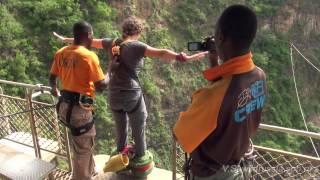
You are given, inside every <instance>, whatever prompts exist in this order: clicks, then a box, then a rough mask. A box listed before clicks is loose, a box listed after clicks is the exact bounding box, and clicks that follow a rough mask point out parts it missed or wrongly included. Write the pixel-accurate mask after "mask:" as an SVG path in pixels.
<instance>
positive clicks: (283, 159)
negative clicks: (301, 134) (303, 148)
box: [172, 143, 320, 180]
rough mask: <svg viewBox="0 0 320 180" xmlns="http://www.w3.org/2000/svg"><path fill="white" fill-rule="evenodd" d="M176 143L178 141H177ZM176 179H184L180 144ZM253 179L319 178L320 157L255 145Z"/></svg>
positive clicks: (183, 159) (182, 152)
mask: <svg viewBox="0 0 320 180" xmlns="http://www.w3.org/2000/svg"><path fill="white" fill-rule="evenodd" d="M175 144H176V143H175ZM174 148H175V149H174V150H173V152H175V153H174V156H176V157H174V158H173V159H175V161H176V162H175V163H173V164H174V165H175V166H173V167H172V168H173V170H172V171H173V173H174V174H175V175H173V176H174V177H175V179H184V178H185V176H184V170H183V166H184V163H185V152H184V151H183V150H182V148H181V147H180V146H179V145H176V146H174ZM254 154H255V156H256V157H255V159H254V160H253V167H252V179H255V180H262V179H268V180H279V179H318V178H320V159H318V158H313V157H310V156H303V155H300V154H294V153H289V152H285V151H279V150H274V149H270V148H263V147H258V146H256V147H255V152H254Z"/></svg>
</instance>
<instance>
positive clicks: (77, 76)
mask: <svg viewBox="0 0 320 180" xmlns="http://www.w3.org/2000/svg"><path fill="white" fill-rule="evenodd" d="M51 73H52V74H54V75H56V76H58V77H59V78H60V80H61V83H62V88H63V89H64V90H68V91H73V92H77V93H80V94H86V95H88V96H92V97H94V82H97V81H100V80H103V79H104V74H103V72H102V69H101V67H100V63H99V58H98V56H97V55H96V54H95V53H94V52H92V51H90V50H88V49H87V48H85V47H84V46H79V45H70V46H66V47H63V48H61V49H59V50H58V51H57V52H56V54H55V56H54V61H53V64H52V67H51Z"/></svg>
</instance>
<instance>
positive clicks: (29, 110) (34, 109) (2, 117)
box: [0, 104, 56, 119]
mask: <svg viewBox="0 0 320 180" xmlns="http://www.w3.org/2000/svg"><path fill="white" fill-rule="evenodd" d="M55 106H56V105H55V104H53V105H49V106H44V107H39V108H32V109H28V110H24V111H20V112H16V113H12V114H7V115H4V116H0V119H4V118H7V117H10V116H15V115H18V114H24V113H27V112H31V111H36V110H41V109H46V108H52V107H55Z"/></svg>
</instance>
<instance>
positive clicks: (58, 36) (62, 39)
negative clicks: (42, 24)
mask: <svg viewBox="0 0 320 180" xmlns="http://www.w3.org/2000/svg"><path fill="white" fill-rule="evenodd" d="M53 35H54V36H55V37H57V38H58V39H60V40H61V41H63V42H66V38H65V37H64V36H61V35H59V34H58V33H56V32H53Z"/></svg>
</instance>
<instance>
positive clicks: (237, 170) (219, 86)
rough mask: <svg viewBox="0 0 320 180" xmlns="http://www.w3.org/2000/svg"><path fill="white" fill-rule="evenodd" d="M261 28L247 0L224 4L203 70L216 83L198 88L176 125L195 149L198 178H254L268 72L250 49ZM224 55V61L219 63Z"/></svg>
mask: <svg viewBox="0 0 320 180" xmlns="http://www.w3.org/2000/svg"><path fill="white" fill-rule="evenodd" d="M256 30H257V18H256V15H255V13H254V12H253V11H252V10H250V9H249V8H247V7H246V6H243V5H233V6H230V7H228V8H227V9H225V10H224V12H223V13H222V14H221V16H220V18H219V19H218V22H217V25H216V32H215V42H216V50H213V51H211V52H210V54H209V59H210V62H211V66H212V67H211V68H210V69H208V70H205V71H204V72H203V75H204V77H205V78H206V79H207V80H208V81H210V84H209V85H208V86H206V87H204V88H201V89H199V90H197V91H195V92H194V93H193V94H192V104H191V105H190V106H189V108H188V109H187V110H186V111H185V112H181V113H180V117H179V120H178V121H177V122H176V124H175V126H174V128H173V131H174V135H175V137H176V138H177V140H178V142H179V143H180V144H181V146H182V148H183V149H184V150H185V151H186V152H187V153H190V157H191V160H190V161H189V162H190V163H188V164H187V167H189V169H190V171H191V179H193V180H209V179H210V180H211V179H224V180H225V179H249V178H250V162H249V160H248V156H249V155H250V153H248V152H249V151H250V152H252V151H253V150H252V146H251V145H252V144H251V143H250V142H251V141H250V138H251V137H252V136H253V135H254V134H255V133H256V131H257V129H258V126H259V123H260V119H261V112H262V109H263V107H264V104H265V97H266V90H267V89H266V76H265V73H264V72H263V70H262V69H260V68H259V67H257V66H255V64H254V63H253V61H252V54H251V51H250V46H251V43H252V41H253V39H254V37H255V34H256ZM218 57H219V59H220V60H221V61H222V64H221V65H219V64H218Z"/></svg>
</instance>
